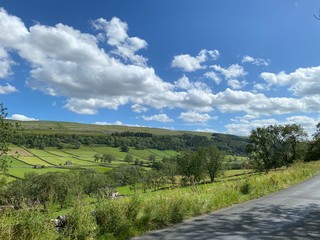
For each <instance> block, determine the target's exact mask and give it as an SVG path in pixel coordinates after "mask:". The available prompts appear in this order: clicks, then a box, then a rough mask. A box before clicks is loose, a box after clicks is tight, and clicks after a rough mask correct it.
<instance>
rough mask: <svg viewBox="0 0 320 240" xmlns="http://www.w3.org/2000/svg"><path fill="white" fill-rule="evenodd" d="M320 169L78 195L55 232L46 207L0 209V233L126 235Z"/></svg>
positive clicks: (300, 167)
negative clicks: (118, 195) (109, 195)
mask: <svg viewBox="0 0 320 240" xmlns="http://www.w3.org/2000/svg"><path fill="white" fill-rule="evenodd" d="M319 172H320V162H313V163H312V162H311V163H296V164H294V165H293V166H292V167H290V168H288V169H281V170H277V171H273V172H270V173H268V174H253V175H250V176H246V177H242V178H239V179H238V180H233V181H224V182H218V183H213V184H205V185H199V186H196V187H192V188H191V187H186V188H180V189H173V190H163V191H158V192H151V193H146V194H141V195H135V196H132V197H128V198H122V199H118V200H107V199H105V200H101V201H99V202H98V203H96V204H94V205H91V206H89V207H88V206H86V205H84V202H83V201H81V199H80V200H78V201H77V202H76V203H75V204H74V207H73V209H71V211H70V212H69V213H68V223H67V225H66V227H65V229H64V231H62V232H61V233H58V232H57V231H56V230H55V228H54V227H53V226H52V224H51V222H50V216H52V213H50V214H48V213H42V212H39V211H30V210H27V209H25V210H19V211H15V210H11V209H9V210H5V211H2V212H0V239H9V240H10V239H48V240H50V239H128V238H130V237H133V236H137V235H140V234H143V233H144V232H147V231H150V230H153V229H158V228H162V227H165V226H169V225H172V224H175V223H178V222H181V221H183V220H184V219H187V218H190V217H193V216H197V215H200V214H204V213H208V212H211V211H214V210H217V209H220V208H224V207H228V206H231V205H233V204H236V203H240V202H243V201H247V200H250V199H253V198H257V197H260V196H263V195H265V194H269V193H272V192H275V191H278V190H280V189H283V188H285V187H288V186H290V185H293V184H296V183H298V182H301V181H303V180H305V179H308V178H310V177H312V176H314V175H315V174H318V173H319Z"/></svg>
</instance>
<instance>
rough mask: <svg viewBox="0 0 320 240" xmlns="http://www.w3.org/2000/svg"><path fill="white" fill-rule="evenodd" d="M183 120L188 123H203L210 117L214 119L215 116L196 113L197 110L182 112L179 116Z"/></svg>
mask: <svg viewBox="0 0 320 240" xmlns="http://www.w3.org/2000/svg"><path fill="white" fill-rule="evenodd" d="M179 118H180V119H182V120H183V121H184V122H189V123H204V122H207V121H209V120H211V119H216V117H212V116H210V115H209V114H207V113H203V114H201V113H197V112H182V113H181V114H180V116H179Z"/></svg>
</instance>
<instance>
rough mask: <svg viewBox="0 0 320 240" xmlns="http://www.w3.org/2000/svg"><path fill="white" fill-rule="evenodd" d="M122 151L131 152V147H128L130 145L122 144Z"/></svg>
mask: <svg viewBox="0 0 320 240" xmlns="http://www.w3.org/2000/svg"><path fill="white" fill-rule="evenodd" d="M121 152H129V147H128V145H122V146H121Z"/></svg>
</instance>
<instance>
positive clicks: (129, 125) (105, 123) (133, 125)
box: [94, 121, 146, 127]
mask: <svg viewBox="0 0 320 240" xmlns="http://www.w3.org/2000/svg"><path fill="white" fill-rule="evenodd" d="M94 124H96V125H117V126H127V127H146V126H143V125H139V124H127V123H123V122H121V121H115V122H114V123H109V122H95V123H94Z"/></svg>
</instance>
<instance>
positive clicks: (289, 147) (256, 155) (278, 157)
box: [247, 124, 307, 172]
mask: <svg viewBox="0 0 320 240" xmlns="http://www.w3.org/2000/svg"><path fill="white" fill-rule="evenodd" d="M306 136H307V134H306V133H305V132H304V130H303V128H302V127H301V126H299V125H297V124H288V125H285V126H282V125H270V126H268V127H261V128H257V129H255V130H252V131H251V135H250V137H249V144H248V146H247V152H248V153H249V155H250V158H251V159H252V162H253V166H254V168H255V169H256V170H258V171H265V172H268V171H269V170H271V169H273V168H278V167H282V166H289V165H290V164H292V163H293V161H294V160H296V157H297V146H298V143H299V142H301V141H302V140H303V139H304V138H305V137H306Z"/></svg>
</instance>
